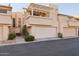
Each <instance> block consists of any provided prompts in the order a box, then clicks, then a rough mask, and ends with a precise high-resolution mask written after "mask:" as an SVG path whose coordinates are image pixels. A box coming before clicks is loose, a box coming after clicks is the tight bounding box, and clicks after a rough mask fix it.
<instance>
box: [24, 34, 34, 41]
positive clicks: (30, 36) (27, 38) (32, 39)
mask: <svg viewBox="0 0 79 59" xmlns="http://www.w3.org/2000/svg"><path fill="white" fill-rule="evenodd" d="M24 39H25V41H34V40H35V37H34V36H32V35H28V36H25V38H24Z"/></svg>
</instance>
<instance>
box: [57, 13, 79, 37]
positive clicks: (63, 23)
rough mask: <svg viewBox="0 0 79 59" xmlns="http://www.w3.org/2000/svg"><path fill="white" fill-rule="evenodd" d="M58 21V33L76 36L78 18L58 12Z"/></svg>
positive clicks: (78, 25)
mask: <svg viewBox="0 0 79 59" xmlns="http://www.w3.org/2000/svg"><path fill="white" fill-rule="evenodd" d="M58 17H59V22H60V26H59V27H60V33H62V34H63V37H77V36H79V18H75V17H73V16H68V15H64V14H58Z"/></svg>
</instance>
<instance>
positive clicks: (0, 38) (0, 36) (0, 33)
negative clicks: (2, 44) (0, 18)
mask: <svg viewBox="0 0 79 59" xmlns="http://www.w3.org/2000/svg"><path fill="white" fill-rule="evenodd" d="M0 40H2V26H0Z"/></svg>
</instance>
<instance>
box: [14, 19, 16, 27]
mask: <svg viewBox="0 0 79 59" xmlns="http://www.w3.org/2000/svg"><path fill="white" fill-rule="evenodd" d="M15 26H16V23H15V18H13V27H15Z"/></svg>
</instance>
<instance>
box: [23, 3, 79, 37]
mask: <svg viewBox="0 0 79 59" xmlns="http://www.w3.org/2000/svg"><path fill="white" fill-rule="evenodd" d="M26 10H27V12H26V14H25V18H24V19H25V21H24V22H25V24H26V25H27V26H28V28H29V32H30V34H32V35H34V36H35V38H49V37H58V33H62V35H63V37H77V36H78V35H79V28H78V27H79V21H78V18H75V17H73V16H68V15H64V14H59V13H58V9H57V7H56V6H55V5H53V4H49V6H44V5H39V4H33V3H32V4H30V5H29V7H28V8H27V9H26Z"/></svg>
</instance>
